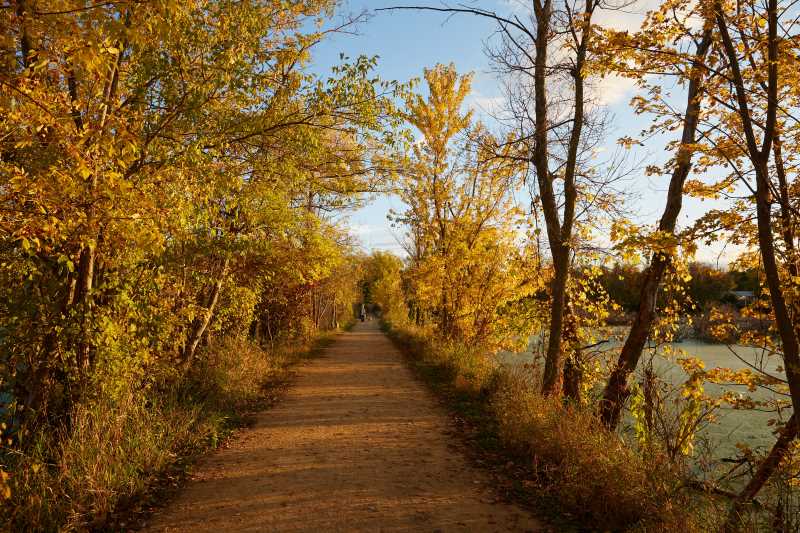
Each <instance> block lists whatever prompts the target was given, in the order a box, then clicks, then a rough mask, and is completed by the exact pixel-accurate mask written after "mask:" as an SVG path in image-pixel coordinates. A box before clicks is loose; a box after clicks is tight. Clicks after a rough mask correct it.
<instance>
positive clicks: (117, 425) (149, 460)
mask: <svg viewBox="0 0 800 533" xmlns="http://www.w3.org/2000/svg"><path fill="white" fill-rule="evenodd" d="M332 337H333V334H324V335H322V336H320V337H319V338H317V339H315V340H314V341H313V342H309V343H306V344H302V345H295V346H292V347H284V348H281V349H276V350H274V351H271V352H266V351H264V350H263V349H261V348H260V347H257V346H255V345H253V344H252V343H250V342H248V341H246V340H243V339H237V338H223V339H220V340H218V341H215V342H214V343H213V344H211V345H210V346H208V347H207V349H206V350H204V352H203V354H202V356H201V357H202V358H201V361H199V364H198V365H196V367H195V368H194V369H193V370H192V372H191V373H190V374H189V375H187V376H185V379H184V380H183V381H182V384H181V387H179V388H178V389H170V390H160V389H159V387H158V382H157V381H153V382H151V383H150V384H148V385H147V386H143V387H142V389H141V390H137V391H131V392H130V393H129V394H127V395H126V396H125V397H124V398H123V399H122V400H121V401H120V400H119V399H117V400H116V401H114V402H113V403H112V402H110V401H101V400H95V401H92V402H86V403H84V404H82V405H80V406H79V407H78V408H77V409H76V412H75V413H74V415H73V416H72V417H71V427H70V428H69V429H67V428H64V427H56V428H55V429H53V430H51V431H49V432H47V433H44V432H43V433H42V434H40V435H35V436H34V437H33V439H34V441H33V442H32V443H31V445H29V446H28V447H27V448H26V450H25V453H24V454H22V453H19V452H18V453H16V454H15V455H14V456H9V457H4V461H5V464H8V465H10V466H12V469H11V471H12V472H13V475H12V478H11V480H10V481H11V495H10V498H8V499H6V500H5V501H4V502H3V513H4V514H3V523H4V526H3V527H2V529H3V530H9V531H21V530H36V531H85V530H96V531H100V530H102V531H108V530H124V529H130V528H137V527H139V526H141V525H142V524H143V523H144V522H145V521H146V518H147V516H148V515H149V513H151V512H152V511H153V509H154V508H156V507H157V506H158V505H160V504H163V502H164V501H167V500H168V499H169V498H170V496H171V495H172V494H173V493H174V492H175V491H176V489H178V488H179V487H180V486H181V485H182V483H183V481H184V480H185V478H186V475H187V473H188V471H189V469H190V467H191V465H192V464H193V463H194V462H195V461H196V460H197V459H198V458H199V457H200V456H201V455H203V454H204V453H207V452H208V451H209V450H211V449H214V448H216V447H218V446H221V445H223V444H224V443H225V442H226V441H227V440H228V439H229V438H230V437H231V436H232V435H233V434H234V433H235V431H236V430H237V429H239V428H242V427H244V426H246V425H248V424H249V423H250V422H251V421H252V419H253V416H252V415H253V414H254V413H255V412H257V411H261V410H263V409H265V408H267V407H269V406H270V405H272V404H274V403H275V402H276V401H278V399H279V398H280V396H281V394H282V393H283V391H284V390H285V389H286V387H287V385H288V384H289V383H290V382H291V379H292V376H293V375H294V372H293V367H294V366H295V365H296V364H298V363H300V362H302V361H304V360H306V359H309V358H312V357H314V356H315V355H317V354H318V353H319V352H320V351H321V350H322V349H323V348H324V347H325V346H326V345H328V344H329V343H330V342H331V341H332Z"/></svg>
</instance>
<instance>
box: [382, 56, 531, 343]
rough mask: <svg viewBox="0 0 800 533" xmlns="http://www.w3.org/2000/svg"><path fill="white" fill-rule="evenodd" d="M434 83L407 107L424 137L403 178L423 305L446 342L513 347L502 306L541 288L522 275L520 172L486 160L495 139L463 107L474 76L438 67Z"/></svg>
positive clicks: (402, 217)
mask: <svg viewBox="0 0 800 533" xmlns="http://www.w3.org/2000/svg"><path fill="white" fill-rule="evenodd" d="M425 80H426V82H427V85H428V93H429V95H428V97H427V98H423V97H422V96H420V95H413V96H411V97H409V98H408V99H407V102H406V106H407V112H406V118H407V120H408V122H409V123H410V124H412V125H413V126H414V127H415V128H416V129H417V131H418V132H419V139H418V140H417V142H415V143H414V145H413V148H412V151H411V154H410V155H409V161H408V163H407V165H406V169H405V170H404V171H403V175H402V176H401V177H400V181H399V187H398V188H399V195H400V198H401V199H402V201H403V202H404V204H405V205H406V206H407V207H406V209H405V211H403V212H400V213H396V214H395V215H394V219H395V220H396V221H397V222H399V223H401V224H403V225H405V226H407V227H408V228H409V237H410V239H411V241H412V242H411V243H410V248H411V250H412V251H413V254H411V264H410V268H409V271H408V273H407V275H408V277H410V278H411V279H412V280H413V286H414V288H415V289H414V301H415V302H416V305H417V306H420V307H422V308H427V309H430V311H431V314H432V316H433V317H434V322H435V326H436V330H437V335H438V336H440V337H441V338H443V339H446V340H458V341H459V342H464V343H465V344H467V345H471V346H474V345H486V346H487V347H490V346H492V345H495V344H499V345H502V344H505V343H508V342H512V339H514V338H515V335H514V334H513V333H512V331H511V330H506V329H505V325H507V324H508V323H507V322H506V321H505V320H504V317H503V316H502V309H503V306H504V305H505V304H506V303H507V302H509V301H512V300H514V299H515V298H519V297H520V296H522V295H524V294H525V293H526V291H529V290H531V288H532V286H533V285H532V283H531V281H532V280H531V279H530V278H528V277H526V276H523V275H521V274H522V273H523V272H524V269H523V268H522V267H523V266H524V263H525V259H526V258H525V255H524V247H523V248H520V240H519V237H521V236H524V234H520V233H518V231H517V228H520V227H521V224H523V223H524V219H523V218H522V217H521V212H520V211H519V210H518V209H517V207H516V205H515V199H514V195H513V191H514V190H515V188H516V186H517V184H518V183H519V179H518V178H519V167H518V166H517V165H515V164H509V163H508V162H507V161H505V160H502V159H497V158H490V157H486V156H487V154H486V153H485V151H484V148H483V147H484V146H485V145H486V139H487V136H488V135H489V134H488V133H487V132H486V131H485V129H484V128H483V127H482V126H481V125H480V124H473V123H472V121H471V114H472V113H471V111H467V112H462V111H461V108H462V106H463V103H464V99H465V98H466V97H467V95H468V94H469V90H470V76H459V75H458V73H457V72H456V71H455V69H454V67H453V66H452V65H451V66H443V65H438V66H436V67H434V68H432V69H428V70H426V71H425ZM516 338H517V339H518V338H519V337H518V336H517V337H516ZM523 338H524V337H523Z"/></svg>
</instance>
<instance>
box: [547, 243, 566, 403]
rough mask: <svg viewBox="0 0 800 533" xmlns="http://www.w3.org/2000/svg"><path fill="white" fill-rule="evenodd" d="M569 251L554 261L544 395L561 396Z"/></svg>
mask: <svg viewBox="0 0 800 533" xmlns="http://www.w3.org/2000/svg"><path fill="white" fill-rule="evenodd" d="M568 254H569V250H564V251H563V252H562V253H561V254H560V255H559V257H557V258H556V259H555V260H554V261H553V266H554V269H555V273H554V276H553V281H552V285H551V287H552V289H551V294H550V330H549V337H548V339H547V352H546V355H545V365H544V375H543V377H542V393H543V394H546V395H553V396H557V395H560V394H561V389H562V384H563V383H562V381H563V369H564V360H563V357H562V353H561V336H562V329H563V326H564V309H565V307H566V306H565V303H566V290H567V279H568V277H569V255H568Z"/></svg>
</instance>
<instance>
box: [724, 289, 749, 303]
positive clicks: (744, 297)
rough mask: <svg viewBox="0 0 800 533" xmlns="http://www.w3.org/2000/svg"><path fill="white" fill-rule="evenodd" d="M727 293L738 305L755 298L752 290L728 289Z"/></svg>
mask: <svg viewBox="0 0 800 533" xmlns="http://www.w3.org/2000/svg"><path fill="white" fill-rule="evenodd" d="M728 294H729V295H730V296H732V297H733V299H735V300H736V303H737V304H740V305H748V304H750V303H752V302H753V300H755V298H756V295H755V293H754V292H753V291H730V292H729V293H728Z"/></svg>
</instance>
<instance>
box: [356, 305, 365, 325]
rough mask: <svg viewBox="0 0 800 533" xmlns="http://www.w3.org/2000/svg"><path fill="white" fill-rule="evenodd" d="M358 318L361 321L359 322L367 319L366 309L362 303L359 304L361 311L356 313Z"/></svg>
mask: <svg viewBox="0 0 800 533" xmlns="http://www.w3.org/2000/svg"><path fill="white" fill-rule="evenodd" d="M358 317H359V318H360V319H361V322H364V320H366V319H367V308H366V307H365V306H364V304H363V303H362V304H361V311H360V312H359V313H358Z"/></svg>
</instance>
